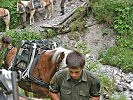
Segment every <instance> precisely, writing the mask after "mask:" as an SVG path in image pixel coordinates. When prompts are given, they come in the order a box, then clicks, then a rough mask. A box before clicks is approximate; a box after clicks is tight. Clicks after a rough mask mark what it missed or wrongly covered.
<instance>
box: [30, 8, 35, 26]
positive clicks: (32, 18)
mask: <svg viewBox="0 0 133 100" xmlns="http://www.w3.org/2000/svg"><path fill="white" fill-rule="evenodd" d="M34 13H35V10H32V11H30V25H32V24H33V23H34Z"/></svg>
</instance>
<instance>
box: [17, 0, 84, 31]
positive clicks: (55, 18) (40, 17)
mask: <svg viewBox="0 0 133 100" xmlns="http://www.w3.org/2000/svg"><path fill="white" fill-rule="evenodd" d="M60 2H61V0H56V2H55V4H54V8H53V14H52V18H51V19H50V20H48V19H45V20H44V16H45V11H37V12H36V13H35V23H34V24H33V25H32V26H30V25H29V21H28V22H27V23H26V27H27V28H28V29H30V30H31V31H34V32H39V31H40V30H42V28H41V27H40V26H43V25H44V24H57V23H59V22H60V21H61V20H63V19H64V18H65V17H66V15H67V14H68V13H70V12H72V11H73V10H74V9H75V8H76V7H78V6H79V5H81V4H82V3H84V2H83V1H82V2H81V1H80V0H72V1H70V2H68V1H67V0H66V2H65V5H64V6H65V14H64V15H63V16H61V13H60V11H61V9H60ZM20 27H21V26H20ZM20 27H18V28H20Z"/></svg>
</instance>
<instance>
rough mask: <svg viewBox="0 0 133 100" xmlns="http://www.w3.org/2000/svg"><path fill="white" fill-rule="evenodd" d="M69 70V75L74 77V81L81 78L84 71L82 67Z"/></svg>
mask: <svg viewBox="0 0 133 100" xmlns="http://www.w3.org/2000/svg"><path fill="white" fill-rule="evenodd" d="M68 69H69V74H70V76H71V77H72V79H78V78H80V76H81V74H82V70H83V68H81V67H80V66H79V67H76V68H71V67H68Z"/></svg>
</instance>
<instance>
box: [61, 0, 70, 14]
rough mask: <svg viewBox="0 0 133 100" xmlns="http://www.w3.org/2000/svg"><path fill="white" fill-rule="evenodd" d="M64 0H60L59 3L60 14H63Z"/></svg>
mask: <svg viewBox="0 0 133 100" xmlns="http://www.w3.org/2000/svg"><path fill="white" fill-rule="evenodd" d="M70 1H72V0H68V2H70ZM65 2H66V0H61V3H60V9H61V11H60V13H61V15H64V4H65Z"/></svg>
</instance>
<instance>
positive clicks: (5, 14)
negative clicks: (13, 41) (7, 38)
mask: <svg viewBox="0 0 133 100" xmlns="http://www.w3.org/2000/svg"><path fill="white" fill-rule="evenodd" d="M0 18H2V19H3V20H4V22H5V24H6V31H7V30H9V24H10V13H9V11H8V10H7V9H5V8H0Z"/></svg>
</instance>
